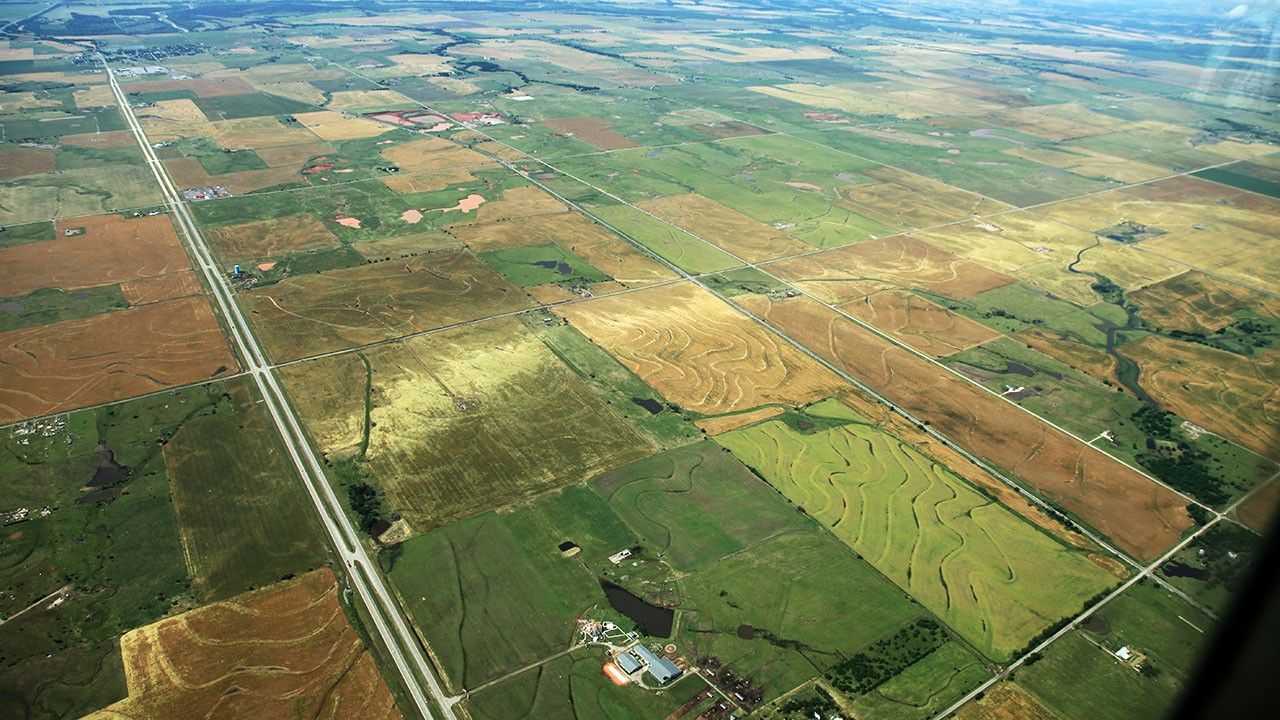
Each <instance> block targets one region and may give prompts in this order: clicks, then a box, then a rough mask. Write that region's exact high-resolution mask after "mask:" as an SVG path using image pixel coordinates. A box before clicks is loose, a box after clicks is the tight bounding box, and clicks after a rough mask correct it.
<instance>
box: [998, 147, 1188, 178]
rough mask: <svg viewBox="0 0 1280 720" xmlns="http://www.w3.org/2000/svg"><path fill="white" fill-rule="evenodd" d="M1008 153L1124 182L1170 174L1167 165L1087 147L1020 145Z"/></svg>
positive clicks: (1052, 165) (1008, 150)
mask: <svg viewBox="0 0 1280 720" xmlns="http://www.w3.org/2000/svg"><path fill="white" fill-rule="evenodd" d="M1004 152H1006V153H1008V154H1009V155H1012V156H1014V157H1016V158H1022V159H1023V160H1030V161H1031V162H1035V163H1040V164H1042V165H1049V166H1051V167H1056V168H1060V169H1062V170H1066V171H1068V172H1073V173H1075V174H1077V175H1084V176H1085V177H1097V178H1111V179H1112V180H1119V181H1120V182H1123V183H1136V182H1145V181H1147V180H1154V179H1155V178H1158V177H1163V176H1165V175H1168V174H1169V171H1168V170H1167V169H1166V168H1162V167H1158V166H1156V165H1149V164H1147V163H1143V162H1138V161H1136V160H1131V159H1129V158H1122V157H1116V156H1114V155H1107V154H1106V153H1101V152H1098V151H1096V150H1090V149H1088V148H1083V147H1068V146H1060V147H1059V148H1058V149H1050V148H1045V147H1028V146H1023V145H1019V146H1017V147H1012V148H1009V149H1007V150H1005V151H1004Z"/></svg>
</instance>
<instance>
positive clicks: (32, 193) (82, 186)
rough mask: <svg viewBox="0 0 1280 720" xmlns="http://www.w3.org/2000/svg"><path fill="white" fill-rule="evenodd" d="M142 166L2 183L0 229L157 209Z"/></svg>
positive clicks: (86, 169) (151, 184) (64, 172)
mask: <svg viewBox="0 0 1280 720" xmlns="http://www.w3.org/2000/svg"><path fill="white" fill-rule="evenodd" d="M160 202H161V198H160V193H159V190H158V189H157V188H156V184H155V178H153V177H151V172H150V171H149V170H147V169H146V168H145V166H142V165H123V164H117V165H112V166H111V167H108V168H101V167H84V168H74V169H70V170H61V171H59V172H56V173H44V174H41V175H28V176H26V177H21V178H11V179H9V180H5V181H0V226H6V225H20V224H22V223H27V222H35V221H37V220H49V219H53V218H62V217H75V216H79V215H91V214H93V213H109V212H111V211H113V210H119V209H126V208H137V207H144V206H149V205H158V204H160Z"/></svg>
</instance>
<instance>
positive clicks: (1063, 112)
mask: <svg viewBox="0 0 1280 720" xmlns="http://www.w3.org/2000/svg"><path fill="white" fill-rule="evenodd" d="M991 119H992V120H993V121H994V122H995V123H996V124H997V125H1001V126H1003V127H1007V128H1010V129H1012V130H1017V131H1019V132H1024V133H1026V134H1028V135H1035V136H1037V137H1042V138H1045V139H1046V140H1052V141H1054V142H1061V141H1063V140H1074V139H1076V138H1081V137H1088V136H1090V135H1102V134H1104V133H1109V132H1114V131H1116V130H1119V129H1121V128H1123V127H1125V126H1126V125H1127V124H1128V123H1126V122H1125V121H1123V120H1120V119H1117V118H1113V117H1111V116H1109V115H1103V114H1101V113H1096V112H1093V111H1092V110H1089V109H1088V108H1086V107H1084V106H1083V105H1080V104H1079V103H1061V104H1057V105H1035V106H1032V107H1023V108H1017V109H1014V110H1005V111H1003V112H997V113H993V114H992V115H991ZM1162 174H1163V173H1162Z"/></svg>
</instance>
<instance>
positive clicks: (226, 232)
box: [204, 214, 339, 260]
mask: <svg viewBox="0 0 1280 720" xmlns="http://www.w3.org/2000/svg"><path fill="white" fill-rule="evenodd" d="M204 234H205V237H206V238H208V239H209V245H210V246H212V247H213V250H214V252H216V253H217V254H218V257H220V258H222V259H224V260H250V259H256V258H270V257H279V256H281V255H285V254H287V253H291V252H295V251H298V250H312V249H315V248H322V247H334V246H337V245H338V244H339V241H338V236H337V235H334V234H333V232H332V231H330V230H329V228H328V227H327V226H325V224H324V223H323V222H321V221H320V220H319V219H318V218H317V217H316V216H315V215H309V214H304V215H287V216H285V217H282V218H275V219H272V220H257V221H254V222H248V223H242V224H240V225H223V226H220V227H211V228H208V229H206V230H205V231H204Z"/></svg>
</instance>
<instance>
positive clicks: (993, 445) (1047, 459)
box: [739, 295, 1191, 560]
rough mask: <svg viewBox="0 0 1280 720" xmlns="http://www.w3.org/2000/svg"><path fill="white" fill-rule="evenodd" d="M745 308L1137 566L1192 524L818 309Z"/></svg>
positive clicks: (1142, 487)
mask: <svg viewBox="0 0 1280 720" xmlns="http://www.w3.org/2000/svg"><path fill="white" fill-rule="evenodd" d="M739 300H740V301H741V303H742V305H744V306H745V307H747V308H749V309H750V310H751V311H752V312H754V313H755V314H757V315H759V316H761V317H763V318H764V319H766V320H768V321H769V322H770V323H773V324H774V325H776V326H778V327H780V328H781V329H782V330H783V331H784V332H786V333H788V334H789V335H790V336H791V337H793V338H795V339H796V340H798V341H799V342H802V343H804V344H805V345H806V346H808V347H809V348H811V349H813V350H814V351H815V352H817V353H819V354H820V355H822V356H823V357H825V358H826V359H827V360H828V361H830V362H832V363H834V364H835V365H836V366H838V367H840V368H842V369H844V371H845V372H847V373H849V374H850V375H852V376H853V377H855V378H857V379H859V380H860V381H861V382H864V383H866V384H867V385H868V386H869V387H871V388H873V389H874V390H876V391H877V392H879V393H881V394H882V395H884V396H885V397H886V398H888V399H889V400H890V401H892V402H894V403H896V404H898V405H899V406H901V407H903V408H904V409H906V410H908V411H909V412H911V413H912V414H914V415H916V416H917V417H920V418H921V419H923V420H925V421H927V422H929V423H931V424H932V425H933V427H935V428H937V429H938V430H939V431H940V432H942V433H943V434H945V435H947V436H948V437H949V438H950V439H951V440H953V441H955V442H957V443H959V444H960V445H961V446H963V447H965V448H967V449H968V450H969V451H970V452H972V453H973V454H975V455H977V456H978V457H981V458H985V459H987V460H988V461H990V462H991V463H992V464H994V465H996V466H998V467H1001V468H1004V470H1005V471H1006V472H1009V473H1011V474H1012V475H1013V476H1014V477H1017V478H1020V479H1021V480H1022V481H1024V482H1026V483H1027V484H1028V485H1030V486H1032V487H1034V488H1035V489H1037V490H1038V491H1039V492H1041V493H1043V494H1044V495H1045V496H1047V497H1048V498H1050V499H1052V500H1053V501H1055V502H1057V503H1060V504H1061V505H1062V506H1063V507H1065V508H1067V509H1068V510H1070V511H1071V512H1073V513H1075V514H1076V515H1077V516H1079V517H1081V518H1082V519H1083V520H1084V521H1085V522H1087V523H1089V524H1091V525H1092V526H1094V527H1095V528H1097V529H1098V530H1100V531H1101V532H1103V533H1104V534H1106V535H1109V536H1110V537H1111V538H1112V539H1113V540H1114V541H1115V542H1116V543H1117V544H1118V545H1119V546H1120V547H1121V548H1123V549H1125V550H1126V551H1127V552H1130V553H1132V554H1134V555H1135V556H1136V557H1138V558H1142V559H1147V560H1150V559H1152V558H1155V557H1156V556H1158V555H1159V554H1160V553H1161V552H1162V551H1163V550H1165V549H1167V548H1169V547H1170V546H1172V545H1173V544H1174V543H1175V542H1177V540H1178V538H1179V537H1181V534H1182V531H1183V530H1185V529H1186V528H1187V527H1189V526H1190V525H1191V519H1190V518H1189V517H1188V516H1187V512H1186V508H1185V506H1186V500H1185V499H1184V498H1182V497H1181V496H1179V495H1177V494H1175V493H1173V492H1171V491H1169V490H1167V489H1166V488H1164V487H1163V486H1160V485H1158V484H1156V483H1154V482H1152V481H1150V480H1148V479H1147V478H1146V477H1144V476H1142V475H1140V474H1139V473H1137V472H1136V471H1134V470H1131V469H1129V468H1128V467H1125V466H1124V465H1121V464H1120V463H1118V462H1116V461H1115V460H1113V459H1112V458H1110V457H1109V456H1107V455H1104V454H1103V453H1101V452H1099V451H1098V450H1096V449H1094V448H1091V447H1088V446H1086V445H1085V444H1083V443H1081V442H1079V441H1077V440H1075V439H1073V438H1071V437H1070V436H1069V435H1067V434H1065V433H1063V432H1061V431H1059V430H1056V429H1054V428H1053V427H1051V426H1050V425H1048V424H1046V423H1044V422H1043V421H1041V420H1039V419H1038V418H1035V417H1034V416H1032V415H1030V414H1029V413H1024V412H1022V411H1020V410H1018V409H1017V408H1013V407H1011V406H1010V405H1009V404H1008V403H1006V402H1005V401H1003V400H1001V399H1000V398H998V397H996V396H994V395H992V394H991V393H989V392H987V391H985V390H983V389H981V388H978V387H976V386H974V385H973V384H971V383H969V382H966V381H965V380H963V379H961V378H959V377H957V376H955V375H953V374H951V373H949V372H947V371H946V370H944V369H942V368H939V367H938V366H936V365H935V364H933V363H930V362H928V361H925V360H923V359H921V358H920V357H918V356H916V355H913V354H911V353H909V352H907V351H906V350H903V349H902V348H899V347H897V346H896V345H893V344H892V343H890V342H889V341H887V340H885V339H883V338H881V337H879V336H877V335H875V334H874V333H872V332H871V331H869V330H867V329H865V328H862V327H860V326H858V325H857V324H855V323H852V322H849V321H848V320H847V319H845V318H842V317H840V316H839V315H838V314H837V313H836V312H835V311H833V310H831V309H830V308H827V307H825V306H823V305H822V304H820V303H818V302H815V301H813V300H811V299H809V298H804V297H800V298H791V299H787V300H773V299H771V298H768V297H766V296H763V295H744V296H741V297H740V298H739Z"/></svg>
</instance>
